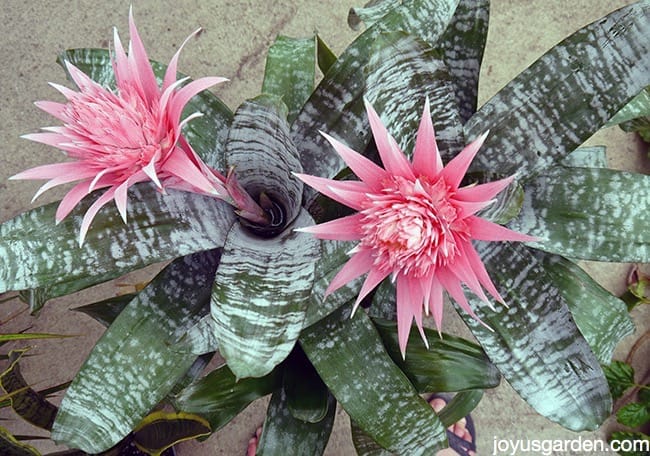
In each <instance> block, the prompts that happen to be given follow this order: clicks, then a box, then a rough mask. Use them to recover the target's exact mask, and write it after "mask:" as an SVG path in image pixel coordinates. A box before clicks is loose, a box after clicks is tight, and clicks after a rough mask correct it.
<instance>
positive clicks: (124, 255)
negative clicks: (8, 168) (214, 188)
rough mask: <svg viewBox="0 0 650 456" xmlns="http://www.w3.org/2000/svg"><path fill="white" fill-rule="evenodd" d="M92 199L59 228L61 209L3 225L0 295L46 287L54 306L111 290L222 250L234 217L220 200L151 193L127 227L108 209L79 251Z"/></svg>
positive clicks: (138, 192) (132, 198) (135, 197)
mask: <svg viewBox="0 0 650 456" xmlns="http://www.w3.org/2000/svg"><path fill="white" fill-rule="evenodd" d="M92 200H94V198H93V197H92V196H91V197H88V198H86V199H85V200H84V201H82V202H81V203H80V204H79V205H78V206H77V207H76V208H75V210H74V211H73V212H72V213H71V214H70V215H69V216H68V217H66V218H65V219H64V220H63V221H62V222H61V223H59V224H55V223H54V213H55V211H56V207H57V203H53V204H49V205H46V206H42V207H39V208H36V209H34V210H31V211H29V212H25V213H23V214H21V215H19V216H17V217H16V218H14V219H12V220H9V221H7V222H5V223H3V224H2V225H0V258H2V259H3V261H2V264H1V265H0V292H4V291H6V290H23V289H29V288H37V287H46V288H47V289H46V290H45V292H46V294H47V296H48V298H52V297H56V296H62V295H65V294H69V293H72V292H75V291H78V290H80V289H83V288H85V287H88V286H91V285H94V284H97V283H101V282H105V281H107V280H110V279H112V278H114V277H118V276H120V275H122V274H124V273H126V272H128V271H131V270H133V269H138V268H141V267H144V266H146V265H148V264H152V263H155V262H159V261H165V260H169V259H173V258H176V257H179V256H182V255H187V254H190V253H193V252H198V251H201V250H208V249H213V248H216V247H221V246H222V245H223V243H224V240H225V237H226V233H227V232H228V229H229V228H230V226H231V225H232V224H233V222H234V219H235V216H234V213H233V211H232V209H231V207H230V206H229V205H228V204H226V203H224V202H222V201H220V200H216V199H214V198H209V197H205V196H201V195H197V194H193V193H187V192H182V191H176V190H171V191H169V192H168V193H167V194H166V195H162V194H161V193H159V192H158V191H157V190H156V189H155V188H154V186H153V185H149V184H142V185H136V186H134V187H132V189H131V190H130V191H129V204H128V207H127V223H124V222H123V221H122V219H121V218H120V216H119V214H118V213H117V211H116V210H115V209H114V208H112V207H110V206H107V207H105V208H103V209H102V210H101V211H100V212H99V213H98V214H97V216H96V217H95V219H94V220H93V223H92V225H91V226H90V231H89V232H88V236H87V238H86V242H84V244H83V245H82V246H81V247H80V246H79V228H80V226H81V220H82V217H83V214H84V213H85V212H86V210H87V209H88V207H89V206H90V204H91V203H92Z"/></svg>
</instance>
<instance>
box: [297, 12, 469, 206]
mask: <svg viewBox="0 0 650 456" xmlns="http://www.w3.org/2000/svg"><path fill="white" fill-rule="evenodd" d="M457 3H458V0H414V1H412V2H407V3H403V4H402V5H400V6H399V7H397V8H395V9H394V10H393V11H392V12H391V13H389V14H388V15H386V16H384V17H383V18H382V19H381V20H380V21H379V22H377V23H376V24H374V25H373V26H372V27H371V28H369V29H368V30H366V31H365V32H364V33H362V34H361V35H360V36H359V37H358V38H357V39H356V40H355V41H354V42H353V43H352V44H351V45H350V46H348V48H347V49H346V50H345V51H344V52H343V54H341V55H340V56H339V59H338V60H337V61H336V63H334V65H332V67H331V68H329V71H328V72H327V75H326V77H325V78H324V79H323V80H322V81H321V83H320V84H319V85H318V87H316V90H314V92H313V93H312V95H311V97H310V98H309V100H307V103H306V104H305V106H304V107H303V109H302V111H301V112H300V114H299V115H298V117H297V118H296V120H295V121H294V123H293V124H292V126H291V134H292V136H293V140H294V143H295V144H296V147H297V148H298V150H300V153H301V161H302V164H303V168H304V170H305V173H306V174H311V175H315V176H322V177H330V178H331V177H333V176H335V175H336V174H337V173H338V172H339V171H341V169H343V168H344V167H345V165H344V163H343V161H342V160H341V159H340V157H339V156H338V154H336V152H334V150H333V149H332V148H331V147H329V145H328V143H327V141H326V140H325V138H323V137H322V135H320V134H319V133H318V131H319V130H322V131H324V132H326V133H328V134H330V135H332V136H334V137H335V138H337V139H338V140H340V141H342V142H344V143H345V144H347V145H348V146H349V147H351V148H352V149H354V150H357V151H363V150H365V148H366V146H367V144H368V142H369V139H370V128H369V125H368V120H367V119H366V117H365V114H364V107H363V100H362V96H363V90H364V87H365V75H364V69H363V68H364V66H365V65H366V64H367V63H368V60H369V56H370V53H369V50H370V48H371V47H372V46H373V43H374V41H375V39H376V38H377V36H378V34H379V33H381V32H387V31H388V32H389V31H397V30H403V31H405V32H407V33H411V34H413V35H415V36H418V37H419V38H421V39H423V40H424V41H426V42H428V43H433V42H435V41H436V40H437V39H438V37H440V35H441V34H442V33H443V31H444V30H445V28H446V26H447V24H448V23H449V21H450V19H451V17H452V15H453V13H454V10H455V9H456V5H457ZM313 196H314V195H313V192H311V191H309V192H306V197H305V201H306V202H307V203H309V202H311V200H312V198H313Z"/></svg>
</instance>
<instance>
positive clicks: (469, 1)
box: [435, 0, 490, 123]
mask: <svg viewBox="0 0 650 456" xmlns="http://www.w3.org/2000/svg"><path fill="white" fill-rule="evenodd" d="M489 16H490V1H489V0H461V1H460V3H459V4H458V7H457V8H456V12H455V13H454V17H453V19H452V20H451V22H450V24H449V26H448V27H447V30H446V31H445V33H444V34H443V35H442V37H441V38H440V41H439V42H438V43H437V44H436V45H435V48H436V49H437V50H440V52H442V55H443V57H442V58H443V60H444V62H445V64H446V66H447V68H449V72H450V73H451V75H452V78H453V81H454V86H455V88H456V90H455V95H456V104H457V109H458V110H459V112H460V116H461V118H462V121H463V123H465V122H466V121H467V120H468V119H469V118H470V117H472V115H473V114H474V113H475V112H476V106H477V102H478V79H479V73H480V70H481V61H482V60H483V51H484V50H485V43H486V41H487V33H488V21H489Z"/></svg>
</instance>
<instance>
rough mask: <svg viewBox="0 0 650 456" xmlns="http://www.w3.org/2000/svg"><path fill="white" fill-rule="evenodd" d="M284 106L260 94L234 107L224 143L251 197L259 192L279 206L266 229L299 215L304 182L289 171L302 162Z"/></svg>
mask: <svg viewBox="0 0 650 456" xmlns="http://www.w3.org/2000/svg"><path fill="white" fill-rule="evenodd" d="M286 119H287V107H286V106H285V105H284V103H283V102H282V100H280V99H279V98H278V97H276V96H273V95H260V96H258V97H256V98H254V99H252V100H248V101H245V102H244V103H242V105H241V106H240V107H239V108H238V109H237V112H236V113H235V118H234V121H233V124H232V128H231V129H230V134H229V136H228V143H227V144H226V162H227V164H228V167H231V166H234V168H235V173H236V175H237V179H238V180H239V182H240V183H241V185H242V186H243V187H244V188H245V189H246V190H247V191H248V193H249V194H250V195H251V196H252V197H253V198H254V199H259V197H260V195H261V194H262V193H264V194H266V195H267V196H268V197H269V198H271V200H273V201H274V202H275V203H276V204H278V205H279V206H280V207H281V210H280V212H281V214H280V215H281V216H280V217H278V219H277V220H273V221H272V223H271V226H270V227H268V228H267V229H269V230H271V231H273V229H279V230H281V229H282V228H283V227H285V226H286V225H287V224H289V223H291V221H292V220H293V219H294V218H295V217H296V216H297V215H298V213H299V212H300V207H301V206H300V203H301V201H302V191H303V183H302V181H301V180H299V179H298V178H297V177H295V176H294V175H293V174H292V173H294V172H296V173H300V172H301V171H302V166H301V164H300V160H299V158H298V152H297V150H296V146H295V145H294V144H293V141H292V140H291V136H290V134H289V125H288V123H287V120H286Z"/></svg>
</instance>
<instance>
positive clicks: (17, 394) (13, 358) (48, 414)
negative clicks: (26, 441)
mask: <svg viewBox="0 0 650 456" xmlns="http://www.w3.org/2000/svg"><path fill="white" fill-rule="evenodd" d="M26 351H27V350H24V349H23V350H13V351H11V352H9V363H10V365H9V367H8V368H7V369H6V370H5V371H4V372H2V374H0V383H1V384H2V389H4V390H5V391H6V392H7V394H9V395H10V396H9V399H10V400H11V408H12V409H13V410H14V411H15V412H16V414H17V415H18V416H20V417H21V418H22V419H24V420H25V421H27V422H28V423H31V424H33V425H34V426H37V427H39V428H42V429H46V430H48V431H49V430H51V429H52V423H54V416H55V415H56V412H57V408H56V406H55V405H54V404H52V403H50V402H49V401H48V400H47V399H46V398H45V396H44V395H42V394H40V393H37V392H36V391H34V390H33V389H32V388H30V387H29V385H28V383H27V382H26V381H25V379H24V378H23V376H22V374H21V373H20V366H19V364H18V362H19V361H20V357H21V356H22V355H23V354H24V353H25V352H26Z"/></svg>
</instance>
